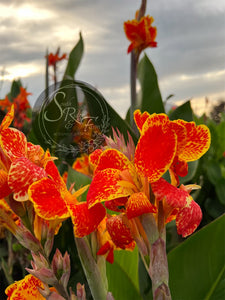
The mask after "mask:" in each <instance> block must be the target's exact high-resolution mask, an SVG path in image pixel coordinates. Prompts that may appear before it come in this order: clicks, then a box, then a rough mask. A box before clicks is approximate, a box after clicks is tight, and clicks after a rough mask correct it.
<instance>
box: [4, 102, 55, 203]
mask: <svg viewBox="0 0 225 300" xmlns="http://www.w3.org/2000/svg"><path fill="white" fill-rule="evenodd" d="M13 117H14V106H12V107H11V110H10V111H9V112H8V113H7V115H6V116H5V117H4V119H3V121H2V124H1V126H0V168H1V169H0V198H3V197H6V196H8V195H9V194H11V193H13V196H14V199H15V200H17V201H26V200H28V194H27V189H28V187H29V185H30V184H31V183H33V182H34V181H36V180H38V179H40V178H43V177H46V176H47V173H46V172H45V170H44V168H43V167H44V165H45V163H46V161H48V160H51V159H52V158H51V157H49V155H48V154H47V153H46V154H45V153H44V150H43V149H42V148H41V147H40V146H36V145H33V144H32V143H29V142H27V139H26V136H25V135H24V134H23V133H22V132H21V131H19V130H18V129H15V128H11V127H9V125H10V124H11V122H12V121H13Z"/></svg>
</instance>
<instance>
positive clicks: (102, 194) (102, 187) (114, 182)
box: [87, 169, 132, 208]
mask: <svg viewBox="0 0 225 300" xmlns="http://www.w3.org/2000/svg"><path fill="white" fill-rule="evenodd" d="M120 172H121V171H120V170H116V169H106V170H103V171H99V172H98V173H97V174H96V175H95V176H94V178H93V180H92V182H91V185H90V187H89V190H88V193H87V203H88V207H89V208H90V207H91V206H93V205H95V204H96V203H99V202H104V201H110V200H113V199H117V198H120V197H126V196H129V195H130V194H132V191H131V189H130V188H128V187H123V186H121V185H120V184H119V183H120V181H121V178H120Z"/></svg>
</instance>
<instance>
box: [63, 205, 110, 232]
mask: <svg viewBox="0 0 225 300" xmlns="http://www.w3.org/2000/svg"><path fill="white" fill-rule="evenodd" d="M67 207H68V210H69V212H70V215H71V219H72V222H73V226H74V235H75V236H76V237H83V236H85V235H88V234H90V233H91V232H93V231H94V230H95V229H96V228H97V227H98V225H99V223H100V222H101V221H102V219H103V218H104V217H105V214H106V211H105V208H104V206H103V205H102V204H101V203H97V204H96V205H95V206H93V207H91V208H88V206H87V203H86V202H81V203H79V204H74V203H72V202H67Z"/></svg>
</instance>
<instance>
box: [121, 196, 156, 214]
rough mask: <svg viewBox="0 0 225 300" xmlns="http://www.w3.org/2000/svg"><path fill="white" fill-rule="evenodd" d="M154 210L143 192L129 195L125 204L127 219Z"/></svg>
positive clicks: (154, 211)
mask: <svg viewBox="0 0 225 300" xmlns="http://www.w3.org/2000/svg"><path fill="white" fill-rule="evenodd" d="M156 212H157V208H156V207H155V206H154V205H152V204H151V202H150V201H149V199H148V198H147V197H146V195H145V194H144V193H142V192H140V193H134V194H132V195H131V196H130V197H129V200H128V202H127V205H126V214H127V218H128V219H131V218H135V217H138V216H141V215H143V214H146V213H156Z"/></svg>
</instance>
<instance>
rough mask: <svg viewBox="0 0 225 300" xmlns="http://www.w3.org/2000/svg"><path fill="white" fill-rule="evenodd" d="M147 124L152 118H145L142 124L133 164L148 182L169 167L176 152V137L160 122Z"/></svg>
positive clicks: (158, 120) (159, 175)
mask: <svg viewBox="0 0 225 300" xmlns="http://www.w3.org/2000/svg"><path fill="white" fill-rule="evenodd" d="M154 119H155V121H156V123H155V124H154V123H153V124H151V126H149V127H147V126H148V123H152V121H153V120H150V118H149V119H147V120H146V122H145V123H144V126H143V134H142V135H141V137H140V139H139V142H138V144H137V147H136V152H135V158H134V162H135V166H136V169H137V170H138V172H139V173H140V174H141V175H142V176H144V177H148V180H149V182H154V181H156V180H158V179H159V178H160V177H161V176H162V175H163V174H164V173H165V172H166V171H167V170H168V169H169V167H170V165H171V164H172V162H173V159H174V156H175V154H176V148H177V137H176V134H175V132H174V131H173V130H171V129H170V128H168V127H166V126H164V127H163V125H162V124H161V123H160V119H162V118H158V119H156V118H155V117H154Z"/></svg>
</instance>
